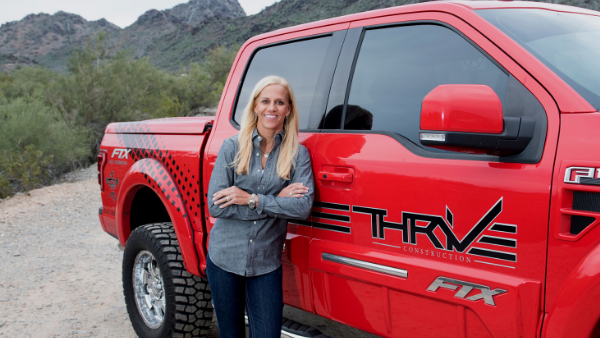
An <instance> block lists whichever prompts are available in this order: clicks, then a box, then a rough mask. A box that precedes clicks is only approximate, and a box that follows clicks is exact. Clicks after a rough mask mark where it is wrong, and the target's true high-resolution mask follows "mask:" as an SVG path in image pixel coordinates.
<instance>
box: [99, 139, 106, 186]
mask: <svg viewBox="0 0 600 338" xmlns="http://www.w3.org/2000/svg"><path fill="white" fill-rule="evenodd" d="M105 160H106V150H103V149H101V150H100V153H98V184H99V185H100V191H104V164H105V163H104V162H105Z"/></svg>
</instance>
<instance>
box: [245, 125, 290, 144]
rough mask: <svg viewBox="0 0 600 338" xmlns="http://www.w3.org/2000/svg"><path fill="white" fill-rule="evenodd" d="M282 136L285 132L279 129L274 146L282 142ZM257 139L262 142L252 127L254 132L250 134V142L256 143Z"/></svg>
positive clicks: (256, 129) (255, 129) (256, 130)
mask: <svg viewBox="0 0 600 338" xmlns="http://www.w3.org/2000/svg"><path fill="white" fill-rule="evenodd" d="M284 136H285V132H284V131H283V129H281V131H280V132H278V133H277V134H276V135H275V144H279V143H281V141H283V137H284ZM257 139H258V141H259V142H260V140H262V137H261V136H260V135H259V134H258V128H256V127H254V131H253V132H252V141H256V140H257Z"/></svg>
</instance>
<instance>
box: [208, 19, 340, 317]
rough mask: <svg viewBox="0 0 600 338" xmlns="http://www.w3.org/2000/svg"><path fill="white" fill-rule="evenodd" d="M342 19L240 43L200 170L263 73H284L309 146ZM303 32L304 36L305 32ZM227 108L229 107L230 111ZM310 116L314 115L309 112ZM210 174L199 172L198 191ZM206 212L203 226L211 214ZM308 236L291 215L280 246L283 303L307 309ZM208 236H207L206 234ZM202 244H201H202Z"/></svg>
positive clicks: (232, 129) (233, 128)
mask: <svg viewBox="0 0 600 338" xmlns="http://www.w3.org/2000/svg"><path fill="white" fill-rule="evenodd" d="M347 27H348V24H347V23H346V24H344V25H336V26H329V27H322V28H319V29H312V30H309V31H308V32H302V37H301V38H298V36H299V35H300V34H299V33H293V34H287V35H283V36H276V37H275V38H268V39H263V40H259V41H254V42H252V43H250V44H249V45H247V46H244V47H242V50H241V51H240V56H239V60H238V62H237V66H236V67H235V68H234V70H233V73H232V75H231V76H230V79H229V83H230V84H233V85H231V86H235V84H238V83H239V86H238V87H234V88H229V89H228V90H227V88H226V93H225V95H224V96H223V98H222V100H221V102H222V105H221V106H220V107H219V109H220V112H219V118H218V121H216V122H217V124H216V125H215V126H214V127H213V132H212V134H211V140H210V141H209V142H210V143H209V145H208V146H207V150H206V155H205V156H206V161H205V163H207V166H206V168H205V172H207V173H212V170H213V167H214V163H215V160H216V157H217V155H218V152H219V148H220V147H221V144H222V143H223V141H224V140H225V139H226V138H229V137H231V136H233V135H235V134H236V133H237V132H238V130H239V124H240V122H241V116H242V112H243V110H244V108H245V106H246V104H247V102H248V100H249V96H250V93H251V92H252V89H253V88H254V86H255V85H256V83H257V82H258V81H259V80H260V79H262V78H263V77H265V76H268V75H278V76H283V77H284V78H286V79H287V80H288V81H289V82H290V84H291V86H292V89H293V90H294V94H295V96H296V100H297V104H298V111H299V115H300V126H299V128H300V132H299V141H300V143H301V144H302V145H304V146H305V147H306V148H308V150H309V152H310V153H312V152H313V148H314V145H315V143H316V139H317V135H318V130H317V129H316V127H317V126H318V124H319V122H320V116H322V115H323V112H324V111H325V108H326V106H327V96H328V93H329V87H330V86H331V80H332V76H333V72H334V70H335V65H336V62H337V58H338V56H339V52H340V48H341V46H342V43H343V41H344V37H345V34H346V31H345V28H347ZM306 35H308V37H306ZM230 112H231V113H230ZM315 116H316V118H315ZM209 180H210V175H206V176H205V177H204V182H205V183H204V190H205V191H204V193H206V192H207V190H208V183H209ZM206 215H207V218H206V220H207V228H208V231H207V232H209V231H210V229H211V228H212V225H213V224H214V222H215V219H212V218H210V217H208V216H209V214H208V210H207V209H206ZM310 238H312V228H311V226H310V219H306V220H291V221H290V222H289V225H288V234H287V240H286V242H285V246H284V252H283V259H282V262H283V295H284V302H285V303H286V304H289V305H292V306H295V307H298V308H301V309H304V310H307V311H311V312H312V302H311V298H310V295H311V288H310V279H309V268H308V245H309V241H310ZM208 240H210V239H208ZM207 247H208V243H207V244H206V246H205V248H204V250H206V248H207Z"/></svg>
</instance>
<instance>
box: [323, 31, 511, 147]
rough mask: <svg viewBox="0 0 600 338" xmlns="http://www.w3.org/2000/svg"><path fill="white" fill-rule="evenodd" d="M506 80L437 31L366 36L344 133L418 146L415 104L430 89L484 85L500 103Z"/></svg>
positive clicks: (470, 49) (469, 48)
mask: <svg viewBox="0 0 600 338" xmlns="http://www.w3.org/2000/svg"><path fill="white" fill-rule="evenodd" d="M507 80H508V76H507V75H506V74H505V73H504V72H503V71H502V70H501V69H500V68H498V67H497V66H496V65H495V64H494V63H493V62H491V61H490V60H489V59H488V58H487V57H486V56H485V55H484V54H482V53H481V52H480V51H479V50H478V49H477V48H475V47H474V46H473V45H471V44H470V43H469V42H467V41H466V40H465V39H464V38H463V37H462V36H460V35H458V34H457V33H455V32H454V31H452V30H450V29H448V28H445V27H443V26H438V25H413V26H398V27H391V28H380V29H372V30H368V31H366V32H365V36H364V39H363V42H362V46H361V49H360V53H359V56H358V59H357V63H356V68H355V71H354V76H353V78H352V84H351V89H350V96H349V100H348V106H347V109H346V120H345V124H344V129H353V130H369V129H372V130H380V131H390V132H394V133H398V134H400V135H402V136H404V137H406V138H408V139H409V140H411V141H412V142H414V143H415V144H417V145H419V146H421V145H420V143H419V130H420V127H419V124H420V114H421V103H422V101H423V98H424V97H425V96H426V95H427V94H428V93H429V92H430V91H431V90H432V89H434V88H435V87H437V86H439V85H442V84H484V85H488V86H489V87H491V88H492V89H493V90H494V91H495V92H496V94H498V97H499V98H500V100H502V101H503V103H504V99H505V93H506V87H507ZM334 110H335V108H334V109H332V111H331V112H329V114H328V117H327V118H329V115H330V114H334V113H335V112H334ZM428 149H429V148H428ZM434 151H437V150H434Z"/></svg>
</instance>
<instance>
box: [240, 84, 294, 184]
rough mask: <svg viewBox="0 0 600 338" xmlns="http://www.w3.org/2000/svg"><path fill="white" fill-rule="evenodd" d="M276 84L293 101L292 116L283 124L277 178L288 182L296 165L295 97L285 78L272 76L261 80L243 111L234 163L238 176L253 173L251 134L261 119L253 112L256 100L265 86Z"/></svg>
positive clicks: (290, 104) (291, 105)
mask: <svg viewBox="0 0 600 338" xmlns="http://www.w3.org/2000/svg"><path fill="white" fill-rule="evenodd" d="M274 84H278V85H282V86H284V87H285V88H286V89H287V92H288V96H289V100H290V101H289V102H288V104H289V106H290V115H289V116H288V117H287V118H286V119H285V122H284V123H283V131H284V133H285V136H284V137H283V141H282V142H281V145H280V146H279V154H278V155H277V175H278V176H279V177H281V178H282V179H284V180H289V179H290V171H291V169H292V166H295V165H296V164H295V163H294V158H295V157H296V154H297V153H298V107H297V105H296V97H295V96H294V92H293V91H292V86H291V85H290V83H289V82H288V81H287V80H286V79H284V78H283V77H280V76H274V75H271V76H267V77H264V78H262V79H261V80H260V81H258V83H257V84H256V85H255V86H254V89H253V90H252V94H250V98H249V100H248V104H247V105H246V108H244V113H243V115H242V123H241V128H240V132H239V134H238V151H237V154H236V155H235V159H234V160H233V163H232V165H233V166H234V167H235V168H236V172H237V174H238V175H241V174H248V173H249V172H250V158H251V157H252V133H253V132H254V129H255V128H256V124H257V123H258V116H257V115H256V114H255V113H254V107H255V106H256V99H257V98H258V96H259V95H260V93H261V92H262V90H263V89H265V87H267V86H270V85H274Z"/></svg>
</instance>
